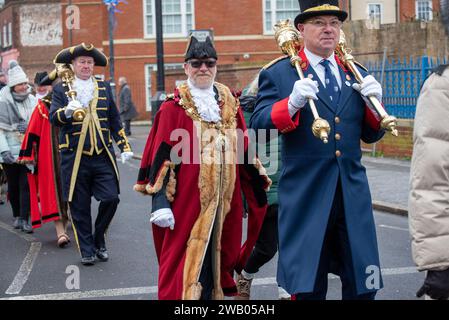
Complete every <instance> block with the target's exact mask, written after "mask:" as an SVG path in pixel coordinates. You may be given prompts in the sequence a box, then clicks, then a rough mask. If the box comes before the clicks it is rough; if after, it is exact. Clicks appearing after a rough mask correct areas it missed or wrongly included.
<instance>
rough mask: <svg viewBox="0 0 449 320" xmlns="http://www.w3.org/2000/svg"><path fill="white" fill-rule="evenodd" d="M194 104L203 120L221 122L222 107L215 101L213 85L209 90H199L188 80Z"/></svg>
mask: <svg viewBox="0 0 449 320" xmlns="http://www.w3.org/2000/svg"><path fill="white" fill-rule="evenodd" d="M187 85H188V86H189V89H190V93H191V94H192V97H193V102H194V103H195V106H196V108H197V110H198V113H199V114H200V116H201V119H203V120H205V121H208V122H218V121H220V120H221V116H220V107H219V106H218V102H217V100H216V99H215V91H214V86H213V85H211V86H210V88H207V89H198V88H197V87H195V86H194V85H193V84H192V82H191V81H190V79H188V80H187Z"/></svg>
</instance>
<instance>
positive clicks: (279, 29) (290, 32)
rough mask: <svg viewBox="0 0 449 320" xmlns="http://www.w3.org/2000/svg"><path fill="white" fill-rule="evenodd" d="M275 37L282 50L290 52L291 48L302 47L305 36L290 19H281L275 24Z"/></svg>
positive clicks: (286, 52)
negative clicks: (302, 35)
mask: <svg viewBox="0 0 449 320" xmlns="http://www.w3.org/2000/svg"><path fill="white" fill-rule="evenodd" d="M274 32H275V33H274V37H275V39H276V41H277V43H278V46H279V47H280V48H281V50H282V52H284V53H285V54H289V49H290V48H295V49H298V50H299V49H300V48H301V47H302V43H303V38H302V37H301V35H300V33H299V32H298V30H296V29H295V27H293V25H292V24H291V23H290V20H289V19H287V20H281V21H279V22H278V23H276V24H275V25H274Z"/></svg>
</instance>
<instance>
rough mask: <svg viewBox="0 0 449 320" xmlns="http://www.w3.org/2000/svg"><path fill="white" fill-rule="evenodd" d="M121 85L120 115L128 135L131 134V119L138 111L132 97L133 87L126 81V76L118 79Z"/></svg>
mask: <svg viewBox="0 0 449 320" xmlns="http://www.w3.org/2000/svg"><path fill="white" fill-rule="evenodd" d="M118 84H119V85H120V92H119V108H120V117H121V118H122V122H123V127H124V129H125V134H126V135H127V136H130V135H131V120H132V119H134V118H135V117H137V115H138V113H137V111H136V107H135V106H134V103H133V101H132V99H131V89H130V88H129V85H128V83H127V81H126V78H125V77H120V78H119V79H118Z"/></svg>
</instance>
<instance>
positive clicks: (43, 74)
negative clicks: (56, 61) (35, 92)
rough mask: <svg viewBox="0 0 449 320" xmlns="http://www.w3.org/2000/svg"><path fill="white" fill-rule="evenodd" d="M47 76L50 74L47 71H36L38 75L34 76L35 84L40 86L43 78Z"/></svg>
mask: <svg viewBox="0 0 449 320" xmlns="http://www.w3.org/2000/svg"><path fill="white" fill-rule="evenodd" d="M46 76H48V72H47V71H43V72H36V75H35V76H34V84H37V85H38V86H40V85H41V84H40V83H41V81H42V79H44V78H45V77H46Z"/></svg>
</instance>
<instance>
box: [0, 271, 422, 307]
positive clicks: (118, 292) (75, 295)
mask: <svg viewBox="0 0 449 320" xmlns="http://www.w3.org/2000/svg"><path fill="white" fill-rule="evenodd" d="M418 272H419V271H418V270H417V269H416V267H403V268H385V269H382V275H383V276H392V275H401V274H414V273H418ZM337 278H338V277H337V276H335V275H329V279H337ZM253 285H254V286H267V285H277V282H276V278H274V277H267V278H260V279H258V278H256V279H254V281H253ZM156 293H157V287H156V286H151V287H135V288H119V289H107V290H91V291H76V292H62V293H52V294H40V295H31V296H18V297H10V298H0V300H77V299H99V298H109V297H123V296H131V295H139V294H140V295H142V294H145V295H146V294H156Z"/></svg>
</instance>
